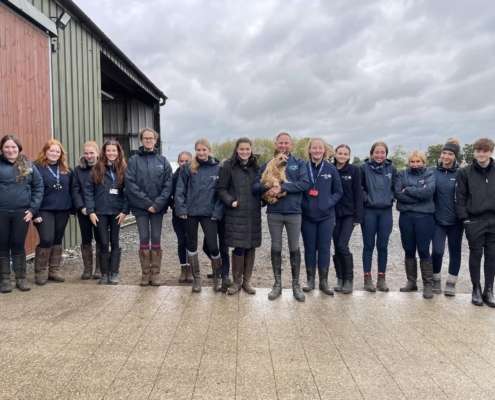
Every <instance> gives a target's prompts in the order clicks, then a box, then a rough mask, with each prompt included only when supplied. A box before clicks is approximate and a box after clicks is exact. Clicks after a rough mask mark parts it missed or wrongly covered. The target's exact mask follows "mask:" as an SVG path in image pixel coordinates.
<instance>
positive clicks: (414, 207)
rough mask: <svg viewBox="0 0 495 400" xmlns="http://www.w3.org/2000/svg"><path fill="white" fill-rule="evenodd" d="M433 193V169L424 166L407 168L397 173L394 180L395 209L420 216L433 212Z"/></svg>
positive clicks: (411, 215) (415, 216) (414, 216)
mask: <svg viewBox="0 0 495 400" xmlns="http://www.w3.org/2000/svg"><path fill="white" fill-rule="evenodd" d="M402 190H404V192H403V191H402ZM434 193H435V176H434V175H433V171H431V170H429V169H426V168H425V167H420V168H407V169H405V170H402V171H399V173H398V174H397V180H396V181H395V198H396V199H397V210H398V211H400V212H401V213H404V215H405V216H407V217H410V218H421V217H424V216H425V215H427V214H433V213H434V212H435V204H434V203H433V194H434Z"/></svg>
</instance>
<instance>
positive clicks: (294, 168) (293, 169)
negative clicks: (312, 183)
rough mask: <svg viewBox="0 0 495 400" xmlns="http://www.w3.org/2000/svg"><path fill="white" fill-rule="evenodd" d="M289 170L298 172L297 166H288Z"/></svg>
mask: <svg viewBox="0 0 495 400" xmlns="http://www.w3.org/2000/svg"><path fill="white" fill-rule="evenodd" d="M289 169H290V170H291V171H296V170H298V169H299V166H297V165H289Z"/></svg>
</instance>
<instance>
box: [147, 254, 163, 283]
mask: <svg viewBox="0 0 495 400" xmlns="http://www.w3.org/2000/svg"><path fill="white" fill-rule="evenodd" d="M162 257H163V250H151V256H150V259H151V286H160V285H161V282H160V270H161V268H162Z"/></svg>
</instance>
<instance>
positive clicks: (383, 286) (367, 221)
mask: <svg viewBox="0 0 495 400" xmlns="http://www.w3.org/2000/svg"><path fill="white" fill-rule="evenodd" d="M387 155H388V147H387V145H386V144H385V143H383V142H376V143H374V144H373V146H371V150H370V157H369V158H367V159H366V160H365V162H364V163H362V164H361V165H360V166H359V168H361V179H362V184H363V197H364V219H363V223H362V224H361V231H362V233H363V269H364V290H367V291H368V292H375V291H376V289H378V290H379V291H381V292H388V286H387V283H386V280H385V274H386V272H387V258H388V240H389V238H390V234H391V233H392V222H393V220H392V205H393V203H394V184H395V180H396V178H397V169H396V168H395V165H394V164H392V161H390V160H388V159H387ZM375 242H376V249H377V251H378V279H377V284H376V287H375V285H374V284H373V279H372V278H371V261H372V259H373V250H374V249H375Z"/></svg>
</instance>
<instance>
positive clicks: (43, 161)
mask: <svg viewBox="0 0 495 400" xmlns="http://www.w3.org/2000/svg"><path fill="white" fill-rule="evenodd" d="M51 146H58V147H59V148H60V158H59V159H58V161H57V163H58V165H59V169H60V172H63V173H66V174H68V173H69V166H68V165H67V161H66V158H65V150H64V146H62V143H60V142H59V141H58V140H55V139H50V140H49V141H47V142H46V143H45V145H44V146H43V149H42V150H41V152H40V154H39V155H38V158H37V159H36V161H35V162H36V164H38V165H41V166H42V167H43V168H46V167H47V165H48V160H47V158H46V152H47V151H48V149H49V148H50V147H51Z"/></svg>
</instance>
